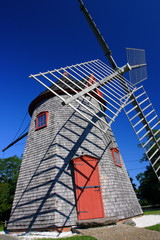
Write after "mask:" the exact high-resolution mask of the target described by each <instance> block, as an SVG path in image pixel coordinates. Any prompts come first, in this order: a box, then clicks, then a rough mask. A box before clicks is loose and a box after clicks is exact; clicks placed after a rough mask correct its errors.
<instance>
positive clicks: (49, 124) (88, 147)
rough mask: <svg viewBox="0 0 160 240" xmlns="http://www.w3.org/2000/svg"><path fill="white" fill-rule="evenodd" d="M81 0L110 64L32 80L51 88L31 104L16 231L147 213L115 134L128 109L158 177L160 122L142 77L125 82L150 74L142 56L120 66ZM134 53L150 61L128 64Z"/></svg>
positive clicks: (16, 205)
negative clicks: (120, 117)
mask: <svg viewBox="0 0 160 240" xmlns="http://www.w3.org/2000/svg"><path fill="white" fill-rule="evenodd" d="M79 2H80V5H81V10H82V11H83V13H84V15H85V16H86V18H87V20H88V22H89V24H90V26H91V27H92V29H93V31H94V33H95V35H96V37H97V39H98V41H99V42H100V44H101V46H102V48H103V50H104V52H105V55H106V56H107V58H108V60H109V63H110V65H111V67H109V66H107V65H106V64H105V63H103V62H102V61H100V60H94V61H89V62H85V63H81V64H76V65H72V66H68V67H65V68H60V69H55V70H53V71H47V72H44V73H39V74H36V75H31V76H30V77H32V78H34V79H35V80H37V81H38V82H39V83H41V84H42V85H43V86H45V87H46V88H47V90H45V91H44V92H43V93H41V94H40V95H39V96H38V97H36V98H35V99H34V100H33V101H32V103H31V104H30V106H29V113H30V115H31V116H32V120H31V124H30V129H29V132H28V138H27V142H26V147H25V151H24V155H23V161H22V166H21V170H20V174H19V179H18V183H17V188H16V193H15V198H14V203H13V208H12V213H11V217H10V221H9V224H8V229H9V230H12V231H13V230H15V231H17V230H31V229H35V230H36V229H37V230H38V229H41V230H42V229H43V230H44V229H54V228H57V227H67V226H72V225H76V222H77V220H85V219H96V218H110V217H117V218H118V219H125V218H129V217H133V216H137V215H140V214H142V210H141V207H140V205H139V203H138V200H137V198H136V195H135V193H134V190H133V188H132V184H131V182H130V180H129V176H128V173H127V171H126V168H125V165H124V162H123V159H122V157H121V154H120V150H119V149H118V145H117V143H116V141H115V138H114V135H113V132H112V130H111V124H112V122H113V121H115V119H116V117H117V116H118V114H119V113H120V111H121V110H122V108H123V109H124V110H125V112H126V114H127V116H128V118H129V120H130V122H131V124H132V126H133V128H134V130H135V132H136V134H137V136H138V138H139V139H140V141H141V142H142V146H143V148H144V150H145V151H146V154H147V156H148V158H149V160H150V162H151V164H152V166H153V168H154V170H155V173H156V174H157V177H158V178H159V176H160V171H159V169H160V167H159V159H160V155H159V150H160V149H159V141H158V140H157V136H158V131H159V122H158V118H157V116H156V114H155V110H154V109H153V108H152V104H151V103H150V101H149V98H148V96H147V95H146V92H145V90H144V88H143V87H142V86H140V87H136V83H138V82H139V81H141V80H143V78H144V77H140V78H138V79H135V78H132V79H133V81H136V82H135V83H134V84H133V82H132V81H131V82H130V81H127V80H126V79H125V78H124V77H123V74H124V73H125V72H126V71H129V70H131V69H133V68H134V70H135V71H136V72H137V71H140V72H141V74H140V75H142V74H144V70H145V69H144V68H145V62H144V59H143V60H142V61H141V60H140V61H139V59H140V58H138V60H137V61H138V62H137V61H135V62H133V64H132V63H131V62H129V63H127V64H126V65H125V66H123V67H121V68H119V67H117V65H116V63H115V61H114V60H113V58H112V56H111V51H110V50H109V48H108V46H107V44H106V43H105V41H104V39H103V38H102V36H101V35H100V33H99V31H98V29H97V27H96V26H95V24H94V22H93V20H92V19H91V17H90V15H89V14H88V12H87V10H86V8H85V7H84V5H83V3H82V1H79ZM132 51H134V53H135V52H136V53H140V54H139V55H140V56H141V58H143V57H144V52H143V51H138V50H137V51H135V50H132V49H129V50H128V56H129V59H130V54H131V52H132ZM132 65H134V66H132ZM134 70H132V71H133V72H134ZM136 76H137V74H136ZM50 85H51V86H50ZM143 104H144V105H143ZM150 108H151V110H150ZM157 129H158V130H157Z"/></svg>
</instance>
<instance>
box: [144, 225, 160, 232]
mask: <svg viewBox="0 0 160 240" xmlns="http://www.w3.org/2000/svg"><path fill="white" fill-rule="evenodd" d="M146 229H149V230H154V231H160V224H156V225H154V226H150V227H146Z"/></svg>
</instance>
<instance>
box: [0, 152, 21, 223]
mask: <svg viewBox="0 0 160 240" xmlns="http://www.w3.org/2000/svg"><path fill="white" fill-rule="evenodd" d="M20 165H21V158H19V157H17V156H13V157H9V158H5V159H0V220H1V221H4V220H8V219H9V216H10V211H11V207H12V202H13V197H14V192H15V188H16V183H17V178H18V173H19V169H20Z"/></svg>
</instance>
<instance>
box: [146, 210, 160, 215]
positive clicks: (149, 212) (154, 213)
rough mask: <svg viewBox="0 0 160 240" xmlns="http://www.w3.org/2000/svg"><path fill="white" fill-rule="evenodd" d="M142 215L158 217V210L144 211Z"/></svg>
mask: <svg viewBox="0 0 160 240" xmlns="http://www.w3.org/2000/svg"><path fill="white" fill-rule="evenodd" d="M144 215H160V210H153V211H145V212H144Z"/></svg>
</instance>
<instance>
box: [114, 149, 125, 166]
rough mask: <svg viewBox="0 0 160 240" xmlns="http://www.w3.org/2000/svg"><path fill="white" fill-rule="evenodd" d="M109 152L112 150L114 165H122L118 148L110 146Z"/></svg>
mask: <svg viewBox="0 0 160 240" xmlns="http://www.w3.org/2000/svg"><path fill="white" fill-rule="evenodd" d="M111 152H112V156H113V159H114V163H115V165H116V166H118V167H122V165H121V160H120V153H119V150H118V149H117V148H112V149H111Z"/></svg>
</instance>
